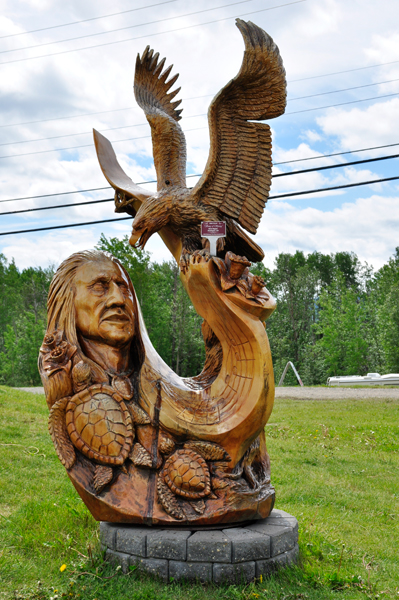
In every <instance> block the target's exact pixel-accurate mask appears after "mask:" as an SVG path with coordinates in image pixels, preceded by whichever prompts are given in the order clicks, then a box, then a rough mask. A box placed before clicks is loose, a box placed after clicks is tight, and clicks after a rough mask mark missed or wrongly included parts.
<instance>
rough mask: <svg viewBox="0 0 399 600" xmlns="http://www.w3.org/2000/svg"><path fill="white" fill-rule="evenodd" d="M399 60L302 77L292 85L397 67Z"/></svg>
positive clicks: (293, 81)
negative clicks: (376, 68) (388, 66)
mask: <svg viewBox="0 0 399 600" xmlns="http://www.w3.org/2000/svg"><path fill="white" fill-rule="evenodd" d="M398 62H399V60H391V61H390V62H386V63H376V64H374V65H369V66H367V67H356V68H355V69H346V70H345V71H335V72H334V73H324V74H323V75H311V76H310V77H301V79H292V80H291V82H290V83H297V82H298V81H309V79H319V77H331V76H332V75H343V74H344V73H353V72H354V71H364V70H365V69H375V67H386V66H387V65H396V63H398Z"/></svg>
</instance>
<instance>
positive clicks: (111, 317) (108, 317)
mask: <svg viewBox="0 0 399 600" xmlns="http://www.w3.org/2000/svg"><path fill="white" fill-rule="evenodd" d="M101 321H116V322H118V323H126V322H129V321H130V319H129V317H128V316H127V314H126V313H124V312H123V313H122V312H121V313H119V312H117V313H116V312H112V313H110V312H108V313H106V314H105V316H104V317H103V318H102V319H101Z"/></svg>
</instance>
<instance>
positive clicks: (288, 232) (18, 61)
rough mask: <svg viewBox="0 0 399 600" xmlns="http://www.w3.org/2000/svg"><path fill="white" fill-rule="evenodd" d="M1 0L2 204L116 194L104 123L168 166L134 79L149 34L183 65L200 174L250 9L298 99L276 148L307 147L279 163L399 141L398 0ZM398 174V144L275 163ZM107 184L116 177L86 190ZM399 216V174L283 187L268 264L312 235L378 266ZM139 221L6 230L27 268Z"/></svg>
mask: <svg viewBox="0 0 399 600" xmlns="http://www.w3.org/2000/svg"><path fill="white" fill-rule="evenodd" d="M0 7H1V10H0V72H1V82H2V84H1V88H2V93H1V96H0V108H1V110H0V134H1V135H0V181H1V187H0V213H10V212H12V211H16V210H26V209H31V208H37V207H54V206H56V207H58V206H60V205H64V204H72V205H74V204H78V203H81V202H85V201H89V200H93V199H107V198H112V197H113V191H112V190H111V189H110V188H109V187H108V186H107V182H106V180H105V179H104V177H103V175H102V172H101V170H100V167H99V164H98V161H97V157H96V153H95V150H94V145H93V137H92V129H93V127H94V128H96V129H97V130H99V131H100V132H101V133H103V134H104V135H105V136H106V137H108V139H110V141H111V142H112V143H113V146H114V149H115V152H116V154H117V156H118V160H119V162H120V164H121V165H122V167H123V168H124V170H125V171H126V172H127V173H128V175H129V176H130V177H131V178H132V179H133V181H135V182H136V183H141V182H147V181H153V180H154V179H155V170H154V166H153V161H152V147H151V139H150V128H149V125H148V123H147V122H146V119H145V117H144V114H143V112H142V111H141V109H140V108H139V107H138V106H137V105H136V103H135V100H134V96H133V89H132V84H133V77H134V64H135V59H136V55H137V53H142V52H143V50H144V49H145V47H146V45H147V44H149V45H150V46H151V47H152V48H154V49H155V51H157V52H159V53H160V55H161V57H163V56H166V59H167V63H166V64H173V65H174V69H173V72H172V74H174V73H180V77H179V80H178V84H176V85H180V86H181V92H180V93H179V95H178V97H177V99H182V105H181V107H183V109H184V110H183V113H182V117H183V118H182V120H181V121H180V124H181V126H182V128H183V130H184V132H185V135H186V139H187V155H188V165H187V166H188V168H187V173H188V174H189V175H195V174H200V173H201V172H202V169H203V168H204V165H205V163H206V160H207V157H208V151H209V135H208V126H207V116H206V114H207V110H208V106H209V103H210V102H211V100H212V98H213V96H214V95H215V94H216V93H217V92H218V91H219V90H220V89H221V88H222V87H223V86H224V85H225V84H226V83H227V82H228V81H229V80H230V79H231V78H232V77H234V76H235V75H236V74H237V72H238V70H239V68H240V66H241V61H242V55H243V48H244V46H243V40H242V37H241V34H240V32H239V30H238V29H237V28H236V26H235V21H234V20H235V18H236V17H240V18H242V19H244V20H251V21H253V22H254V23H256V24H257V25H259V26H260V27H262V28H263V29H264V30H265V31H267V32H268V33H269V35H271V36H272V38H273V39H274V41H275V42H276V44H277V45H278V47H279V49H280V53H281V56H282V58H283V62H284V66H285V69H286V72H287V81H288V103H287V109H286V113H285V114H284V115H283V116H281V117H279V118H277V119H273V120H271V121H270V126H271V127H272V132H273V161H274V163H287V161H296V162H289V163H287V164H276V165H275V167H274V169H273V174H279V173H291V172H294V171H298V170H301V169H309V168H314V167H320V166H326V165H337V164H343V165H344V164H345V163H348V162H353V161H359V160H365V159H370V158H373V157H381V156H389V155H395V154H399V131H398V128H397V123H398V121H399V119H398V117H399V33H398V29H397V23H398V22H399V2H393V1H392V0H379V1H378V2H376V1H375V0H297V1H290V2H288V1H287V0H242V1H241V2H239V1H234V2H231V1H230V2H229V1H228V0H212V1H211V0H169V1H167V2H166V1H165V0H164V1H160V0H147V1H146V0H129V1H128V0H112V2H111V1H109V0H84V2H82V1H81V0H68V2H65V1H63V2H61V1H60V0H23V1H22V0H0ZM181 107H180V108H181ZM389 144H392V146H391V147H386V148H380V149H375V150H372V149H370V148H374V147H376V146H387V145H389ZM394 144H397V145H396V146H395V145H394ZM359 150H362V151H361V152H359ZM348 151H351V153H350V154H343V155H339V156H332V157H324V158H316V159H313V160H306V161H305V160H302V159H305V158H309V157H316V156H319V155H325V154H334V153H340V152H348ZM398 175H399V172H398V159H397V158H393V159H389V160H383V161H378V162H369V163H364V164H358V165H352V166H351V165H349V166H343V167H340V168H335V169H328V170H323V171H313V172H310V173H304V174H298V175H290V176H286V177H281V178H276V179H274V180H273V185H272V189H271V192H270V196H271V197H273V196H274V195H280V194H285V193H290V192H299V191H307V190H315V189H320V188H328V187H333V186H339V185H345V184H351V183H356V182H362V181H370V180H374V179H383V178H389V177H395V176H398ZM196 181H197V178H196V177H190V178H188V179H187V185H188V186H190V187H191V186H192V185H194V184H195V182H196ZM145 187H147V188H148V189H152V190H155V189H156V186H155V184H146V185H145ZM93 188H105V189H102V190H101V189H100V190H96V191H89V192H82V191H80V190H91V189H93ZM75 191H79V193H73V194H65V192H75ZM54 194H58V195H54ZM33 196H41V197H39V198H33ZM26 197H28V199H26V200H19V198H26ZM13 199H14V200H13ZM113 211H114V207H113V202H104V203H100V204H94V205H88V206H70V207H67V208H57V209H51V210H43V211H34V212H31V213H29V212H28V213H22V214H8V215H7V214H6V215H5V214H1V215H0V233H8V232H15V231H21V230H24V229H35V228H41V227H52V226H57V225H65V224H71V223H85V222H90V221H96V220H105V221H107V220H108V219H115V218H116V217H117V216H118V215H115V213H114V212H113ZM398 226H399V180H397V181H395V180H393V181H388V182H383V183H377V184H372V185H365V186H358V187H352V188H346V189H341V190H334V191H326V192H322V193H312V194H304V195H300V196H294V197H286V198H276V199H275V200H273V199H270V200H269V202H268V204H267V206H266V209H265V211H264V215H263V218H262V221H261V223H260V225H259V228H258V232H257V234H256V236H255V240H256V242H257V243H258V244H259V245H260V246H261V247H262V248H263V250H264V252H265V264H266V265H267V266H268V267H272V266H273V262H274V259H275V257H276V255H277V254H278V253H280V252H295V251H296V250H302V251H304V252H305V253H308V252H314V251H318V252H323V253H330V252H338V251H353V252H355V253H356V254H357V255H358V256H359V258H360V260H361V261H363V262H367V263H368V264H369V265H371V266H373V267H374V268H375V269H378V268H380V267H381V266H382V265H383V264H384V263H385V262H386V261H387V260H388V259H389V257H390V256H392V255H393V253H394V251H395V247H396V246H399V235H398V232H399V227H398ZM130 230H131V221H130V220H124V221H121V222H119V223H118V222H105V223H102V224H98V225H84V226H79V227H74V228H64V229H58V230H57V229H56V230H52V231H51V230H50V231H42V232H35V233H21V234H15V233H12V234H11V235H0V253H3V254H4V255H5V256H6V258H7V259H8V260H9V261H11V260H12V259H14V260H15V263H16V265H17V266H18V267H19V268H21V269H23V268H26V267H29V266H34V267H39V266H41V267H46V266H48V265H50V264H51V265H54V266H58V265H59V263H60V262H61V261H62V260H63V259H65V258H67V257H68V256H69V255H70V254H72V253H73V252H76V251H79V250H83V249H88V248H93V247H94V246H95V244H96V243H97V242H98V240H99V238H100V235H101V233H104V234H105V235H106V236H107V237H118V238H122V237H123V236H124V235H128V234H129V233H130ZM146 249H147V250H148V251H149V252H151V255H152V259H153V260H155V261H158V262H161V261H163V260H170V259H171V255H170V254H169V252H168V250H167V249H166V247H165V246H164V245H163V242H162V241H161V240H160V238H159V237H158V236H157V235H156V236H153V237H152V238H151V240H150V241H149V243H148V244H147V246H146Z"/></svg>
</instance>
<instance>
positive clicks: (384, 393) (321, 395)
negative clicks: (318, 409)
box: [276, 386, 399, 400]
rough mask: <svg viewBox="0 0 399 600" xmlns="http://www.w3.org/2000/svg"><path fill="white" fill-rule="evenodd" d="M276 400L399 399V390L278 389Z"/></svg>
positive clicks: (344, 388) (364, 388)
mask: <svg viewBox="0 0 399 600" xmlns="http://www.w3.org/2000/svg"><path fill="white" fill-rule="evenodd" d="M276 398H297V399H300V400H339V399H340V398H346V399H351V398H394V399H399V388H383V389H381V388H366V387H363V388H347V387H306V386H304V387H300V386H295V387H288V386H287V387H276Z"/></svg>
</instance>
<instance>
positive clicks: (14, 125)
mask: <svg viewBox="0 0 399 600" xmlns="http://www.w3.org/2000/svg"><path fill="white" fill-rule="evenodd" d="M395 62H399V61H395ZM382 64H384V63H382ZM387 64H389V63H387ZM375 66H379V65H375ZM362 68H366V67H360V69H362ZM367 68H368V67H367ZM353 70H357V69H353ZM342 72H345V71H342ZM327 75H331V73H326V74H325V75H317V77H326V76H327ZM305 79H306V78H305ZM307 79H312V77H308V78H307ZM295 81H302V80H299V79H298V80H297V79H294V80H289V81H288V83H293V82H295ZM396 81H399V80H398V79H389V80H387V81H377V82H376V83H368V84H366V85H359V86H355V87H349V88H343V89H341V90H331V91H330V92H322V93H320V94H311V95H309V96H300V97H297V98H289V99H288V102H292V101H294V100H304V99H306V98H315V97H316V96H324V95H326V94H337V93H339V92H348V91H351V90H357V89H360V88H364V87H371V86H374V85H383V84H384V83H394V82H396ZM211 96H215V93H214V94H204V95H202V96H191V97H190V98H183V99H182V101H183V102H186V101H187V100H198V99H199V98H208V97H211ZM126 110H133V108H132V107H131V106H127V107H125V108H115V109H111V110H102V111H97V112H91V113H81V114H80V115H67V116H64V117H53V118H50V119H38V120H36V121H23V122H20V123H7V124H4V125H0V128H3V127H19V126H20V125H33V124H35V123H48V122H50V121H62V120H64V119H79V118H81V117H90V116H96V115H105V114H108V113H113V112H123V111H126ZM185 118H186V119H187V118H188V117H185ZM143 124H144V123H143ZM141 125H142V124H141V123H139V124H137V125H131V126H129V127H139V126H141ZM76 135H81V134H76ZM60 137H63V136H60ZM44 139H50V138H44ZM28 141H31V140H28ZM33 141H39V140H33ZM12 143H14V142H12ZM18 143H19V142H18ZM3 145H4V144H3Z"/></svg>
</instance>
